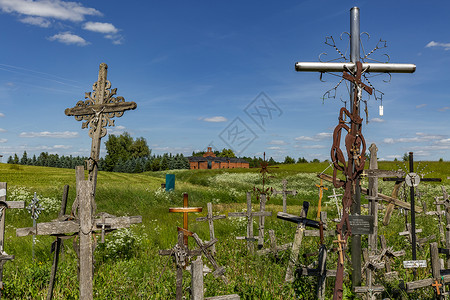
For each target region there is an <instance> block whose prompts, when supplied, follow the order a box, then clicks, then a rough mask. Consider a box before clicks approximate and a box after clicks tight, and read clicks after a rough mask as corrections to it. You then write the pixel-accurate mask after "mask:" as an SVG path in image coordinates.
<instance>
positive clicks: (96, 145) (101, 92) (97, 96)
mask: <svg viewBox="0 0 450 300" xmlns="http://www.w3.org/2000/svg"><path fill="white" fill-rule="evenodd" d="M107 70H108V66H107V65H106V64H105V63H101V64H100V69H99V71H98V80H97V81H96V82H95V83H94V84H93V86H92V89H93V92H89V93H85V96H84V98H85V99H87V100H86V101H83V100H80V101H78V102H77V104H76V106H75V107H73V108H67V109H66V110H65V114H66V115H67V116H74V117H75V120H77V121H84V122H83V124H82V125H81V128H88V127H90V129H89V136H90V137H91V138H92V145H91V155H90V157H89V164H88V167H87V169H88V171H89V180H90V181H92V182H93V187H94V195H95V187H96V183H97V172H98V165H97V163H98V159H99V158H100V142H101V139H102V137H104V136H105V135H106V133H107V130H106V128H105V127H106V126H114V120H111V119H112V118H114V117H121V116H122V115H123V113H124V112H125V111H126V110H130V109H135V108H136V107H137V106H136V103H135V102H125V99H124V98H123V97H113V96H114V95H116V92H117V88H114V89H111V82H109V81H108V80H107V79H106V75H107Z"/></svg>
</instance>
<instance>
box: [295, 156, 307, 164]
mask: <svg viewBox="0 0 450 300" xmlns="http://www.w3.org/2000/svg"><path fill="white" fill-rule="evenodd" d="M297 163H298V164H305V163H308V161H307V160H306V158H304V157H302V158H300V157H299V158H298V159H297Z"/></svg>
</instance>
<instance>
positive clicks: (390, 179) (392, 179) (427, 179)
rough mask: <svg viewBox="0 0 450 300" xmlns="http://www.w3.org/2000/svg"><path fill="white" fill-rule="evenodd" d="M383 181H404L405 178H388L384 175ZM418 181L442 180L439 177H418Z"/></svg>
mask: <svg viewBox="0 0 450 300" xmlns="http://www.w3.org/2000/svg"><path fill="white" fill-rule="evenodd" d="M383 181H405V178H390V177H387V178H386V177H384V178H383ZM420 181H429V182H442V179H441V178H420Z"/></svg>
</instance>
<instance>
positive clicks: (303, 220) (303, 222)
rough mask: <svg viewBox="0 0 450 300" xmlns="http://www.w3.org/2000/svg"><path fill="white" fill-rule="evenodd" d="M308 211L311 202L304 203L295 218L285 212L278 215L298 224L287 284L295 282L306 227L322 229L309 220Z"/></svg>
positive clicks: (287, 271) (286, 277)
mask: <svg viewBox="0 0 450 300" xmlns="http://www.w3.org/2000/svg"><path fill="white" fill-rule="evenodd" d="M308 210H309V202H307V201H303V205H302V211H301V212H300V216H295V215H291V214H287V213H283V212H278V213H277V218H278V219H282V220H285V221H288V222H292V223H296V224H297V229H296V231H295V235H294V242H293V243H292V248H291V256H290V259H289V264H288V267H287V269H286V276H285V279H284V280H285V281H286V282H293V281H294V267H295V266H296V264H297V261H298V253H299V252H300V246H301V245H302V240H303V236H304V232H305V229H306V226H309V227H313V228H320V222H318V221H315V220H310V219H307V216H308Z"/></svg>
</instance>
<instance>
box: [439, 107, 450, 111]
mask: <svg viewBox="0 0 450 300" xmlns="http://www.w3.org/2000/svg"><path fill="white" fill-rule="evenodd" d="M447 109H450V106H445V107H443V108H440V109H439V111H446V110H447Z"/></svg>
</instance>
